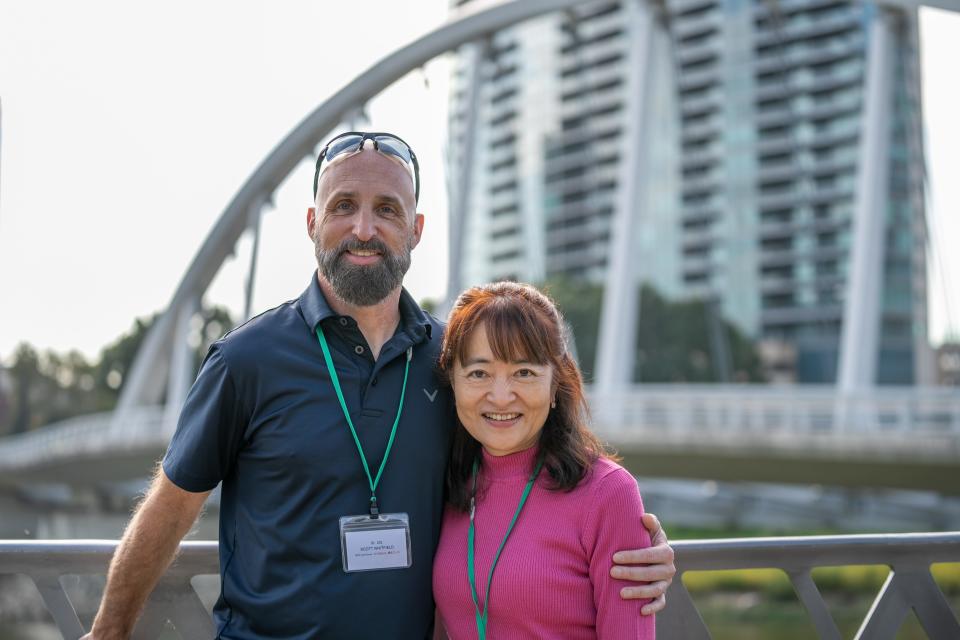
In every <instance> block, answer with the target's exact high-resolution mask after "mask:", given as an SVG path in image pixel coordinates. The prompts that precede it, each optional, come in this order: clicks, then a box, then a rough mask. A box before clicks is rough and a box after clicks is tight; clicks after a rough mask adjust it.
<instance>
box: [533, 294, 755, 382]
mask: <svg viewBox="0 0 960 640" xmlns="http://www.w3.org/2000/svg"><path fill="white" fill-rule="evenodd" d="M542 288H543V289H544V291H546V292H547V294H549V295H550V297H551V298H553V300H554V301H555V302H556V303H557V305H558V306H559V307H560V310H561V311H562V312H563V315H564V317H565V318H566V320H567V323H568V324H569V325H570V326H571V328H572V330H573V334H574V336H575V342H576V348H577V354H578V360H579V362H580V367H581V369H582V370H583V373H584V379H585V380H586V381H588V382H590V381H592V372H593V369H594V363H595V361H596V354H597V346H598V345H597V341H598V339H599V333H600V313H601V311H602V308H603V287H602V286H601V285H598V284H591V283H589V282H585V281H582V280H573V279H569V278H556V279H551V280H548V281H547V282H546V283H545V284H544V285H543V287H542ZM710 322H711V309H710V306H709V305H708V304H707V303H705V302H704V301H702V300H686V301H669V300H667V299H666V298H664V297H663V296H661V295H660V294H659V293H658V292H657V291H656V290H655V289H654V288H653V287H651V286H648V285H644V286H643V287H642V288H641V290H640V321H639V322H638V324H637V339H636V344H637V352H636V357H635V358H634V363H635V365H634V375H633V377H634V380H635V381H637V382H662V383H680V382H699V383H704V382H721V381H722V380H721V375H720V370H721V369H720V367H719V366H718V363H717V362H716V359H717V356H716V355H715V354H716V353H717V350H718V345H715V344H711V341H710V340H711V339H710ZM719 323H720V334H719V335H720V337H721V339H724V340H726V345H725V346H726V350H727V351H728V352H729V354H730V370H731V379H730V380H729V382H762V381H763V380H764V376H763V371H762V368H761V365H760V358H759V356H758V355H757V352H756V350H755V349H754V347H753V343H752V342H751V341H750V339H749V338H747V337H746V336H745V335H744V334H743V333H742V332H741V331H740V330H739V329H737V327H735V326H734V325H733V324H731V323H730V322H727V321H726V320H723V319H719Z"/></svg>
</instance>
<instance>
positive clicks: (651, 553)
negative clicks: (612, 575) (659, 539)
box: [613, 544, 673, 565]
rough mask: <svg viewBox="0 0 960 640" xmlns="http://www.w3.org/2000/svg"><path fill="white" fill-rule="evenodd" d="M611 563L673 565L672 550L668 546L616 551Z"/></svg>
mask: <svg viewBox="0 0 960 640" xmlns="http://www.w3.org/2000/svg"><path fill="white" fill-rule="evenodd" d="M613 561H614V562H616V563H617V564H669V565H672V564H673V549H671V548H670V547H669V546H668V545H665V544H663V545H659V546H656V547H647V548H646V549H633V550H631V551H617V552H616V553H615V554H613Z"/></svg>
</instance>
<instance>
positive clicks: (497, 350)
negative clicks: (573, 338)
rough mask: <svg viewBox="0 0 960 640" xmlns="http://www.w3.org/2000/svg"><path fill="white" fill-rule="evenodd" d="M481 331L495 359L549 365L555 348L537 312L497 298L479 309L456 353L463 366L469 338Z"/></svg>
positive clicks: (545, 323) (544, 322) (507, 299)
mask: <svg viewBox="0 0 960 640" xmlns="http://www.w3.org/2000/svg"><path fill="white" fill-rule="evenodd" d="M481 328H482V329H483V330H484V331H485V332H486V335H487V342H488V343H489V344H490V350H491V351H492V352H493V356H494V357H495V358H496V359H497V360H502V361H503V362H530V363H533V364H539V365H546V364H549V360H548V357H549V354H550V353H551V352H553V351H554V350H555V348H556V347H551V345H550V339H549V336H550V334H551V331H550V327H549V326H548V323H547V321H546V319H545V318H544V317H543V316H542V314H540V313H537V311H536V310H535V308H532V307H530V306H528V305H523V304H518V301H516V300H512V299H509V298H503V297H501V298H495V299H493V300H490V301H489V302H488V304H486V305H483V306H482V307H481V308H480V309H477V312H476V315H475V316H474V318H473V322H471V323H470V326H469V327H464V329H465V331H464V332H463V335H462V338H461V340H460V344H459V345H458V347H459V348H458V349H457V351H458V353H457V359H458V360H459V361H460V363H461V364H462V363H463V362H464V361H465V360H466V358H467V345H468V343H469V341H470V336H471V335H473V332H474V331H476V330H478V329H481Z"/></svg>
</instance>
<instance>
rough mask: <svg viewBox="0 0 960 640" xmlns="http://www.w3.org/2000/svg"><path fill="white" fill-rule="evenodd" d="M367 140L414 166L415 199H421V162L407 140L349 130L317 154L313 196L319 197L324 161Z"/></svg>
mask: <svg viewBox="0 0 960 640" xmlns="http://www.w3.org/2000/svg"><path fill="white" fill-rule="evenodd" d="M365 140H370V141H371V142H373V148H374V149H376V150H377V151H379V152H380V153H385V154H387V155H391V156H395V157H397V158H400V159H401V160H402V161H403V162H404V163H406V165H407V166H410V167H413V181H414V200H415V201H416V202H419V201H420V164H419V163H418V162H417V154H415V153H414V152H413V149H411V148H410V145H408V144H407V143H406V142H404V141H403V139H401V138H400V137H398V136H395V135H393V134H392V133H385V132H380V131H375V132H366V131H347V132H346V133H341V134H340V135H338V136H337V137H335V138H333V139H332V140H330V142H328V143H327V146H325V147H324V148H323V149H321V150H320V155H319V156H317V170H316V171H315V172H314V174H313V197H314V198H316V197H317V183H318V182H319V181H320V169H321V167H322V166H323V161H324V160H326V161H327V163H328V164H329V163H330V162H332V161H333V159H334V158H336V157H337V156H339V155H343V154H344V153H353V152H355V151H357V150H359V149H360V148H361V147H363V143H364V141H365Z"/></svg>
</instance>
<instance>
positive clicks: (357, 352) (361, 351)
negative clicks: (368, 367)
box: [353, 345, 363, 355]
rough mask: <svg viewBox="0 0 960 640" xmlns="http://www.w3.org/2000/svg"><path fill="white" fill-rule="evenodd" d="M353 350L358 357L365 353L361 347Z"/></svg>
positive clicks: (358, 346)
mask: <svg viewBox="0 0 960 640" xmlns="http://www.w3.org/2000/svg"><path fill="white" fill-rule="evenodd" d="M353 350H354V352H355V353H356V354H357V355H360V354H362V353H363V347H361V346H360V345H357V346H355V347H354V348H353Z"/></svg>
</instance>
